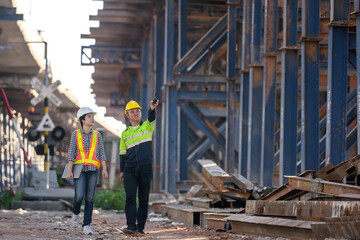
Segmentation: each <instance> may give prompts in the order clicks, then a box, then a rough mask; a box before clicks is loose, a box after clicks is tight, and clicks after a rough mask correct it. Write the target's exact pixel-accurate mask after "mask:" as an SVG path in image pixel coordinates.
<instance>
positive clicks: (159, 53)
mask: <svg viewBox="0 0 360 240" xmlns="http://www.w3.org/2000/svg"><path fill="white" fill-rule="evenodd" d="M163 28H164V22H163V19H162V17H161V16H160V15H155V17H154V54H153V56H154V60H153V62H154V64H153V67H154V80H155V94H157V95H158V96H157V97H158V98H159V99H160V95H161V94H160V93H161V92H160V91H161V87H162V85H163V82H164V81H163V79H164V74H163V70H164V69H163V64H162V62H163V59H164V52H163V49H164V48H163V46H164V45H163V41H164V35H163ZM160 100H162V99H160ZM160 104H161V106H162V105H163V104H162V102H160ZM156 111H157V113H156V115H157V121H156V127H155V137H154V138H153V144H154V149H155V154H154V156H155V159H154V171H153V172H154V177H153V191H154V192H159V191H160V189H161V188H162V189H164V188H165V185H164V186H163V187H161V183H164V182H165V181H161V176H162V179H165V171H161V169H163V168H161V167H162V166H165V164H163V162H161V159H164V158H162V157H161V145H162V144H161V140H164V139H163V138H162V135H163V133H162V131H161V122H162V121H163V119H164V117H162V115H163V114H162V113H163V112H162V108H161V107H159V108H158V109H156ZM161 174H163V175H161Z"/></svg>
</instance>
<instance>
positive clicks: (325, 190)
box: [286, 176, 360, 197]
mask: <svg viewBox="0 0 360 240" xmlns="http://www.w3.org/2000/svg"><path fill="white" fill-rule="evenodd" d="M286 177H287V178H288V179H289V186H290V187H292V188H294V189H298V190H303V191H308V192H315V193H321V194H329V195H334V196H340V197H341V196H344V195H343V194H360V187H359V186H353V185H349V184H342V183H335V182H328V181H323V180H318V179H307V178H302V177H295V176H286Z"/></svg>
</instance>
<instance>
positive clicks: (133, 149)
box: [120, 109, 156, 172]
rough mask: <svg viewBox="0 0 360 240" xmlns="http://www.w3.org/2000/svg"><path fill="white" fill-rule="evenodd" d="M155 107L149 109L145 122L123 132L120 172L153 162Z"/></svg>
mask: <svg viewBox="0 0 360 240" xmlns="http://www.w3.org/2000/svg"><path fill="white" fill-rule="evenodd" d="M155 116H156V112H155V109H154V110H151V109H149V111H148V118H147V120H146V121H145V122H142V121H141V122H140V124H139V125H138V126H137V127H136V128H135V129H133V128H132V126H131V125H130V126H129V127H127V128H126V129H125V130H124V131H123V132H122V134H121V139H120V172H124V170H125V168H131V167H136V166H141V165H145V164H152V162H153V153H152V134H153V132H154V128H155Z"/></svg>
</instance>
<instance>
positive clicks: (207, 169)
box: [186, 160, 265, 208]
mask: <svg viewBox="0 0 360 240" xmlns="http://www.w3.org/2000/svg"><path fill="white" fill-rule="evenodd" d="M198 163H199V165H200V166H201V171H200V173H197V176H198V178H199V179H200V180H201V181H202V182H203V184H202V185H194V186H193V187H192V188H191V189H190V190H189V192H188V194H187V198H186V203H187V204H189V205H194V206H198V207H203V208H211V207H222V208H223V207H230V208H232V207H233V206H236V207H245V202H246V200H247V199H260V198H261V196H262V195H263V192H264V191H265V189H263V188H259V187H257V186H255V185H254V184H253V183H251V182H250V181H249V180H247V179H246V178H244V177H243V176H241V175H239V174H228V173H226V172H225V171H224V170H223V169H222V168H220V167H219V166H218V165H217V164H216V163H214V162H213V161H212V160H198Z"/></svg>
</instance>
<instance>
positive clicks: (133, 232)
mask: <svg viewBox="0 0 360 240" xmlns="http://www.w3.org/2000/svg"><path fill="white" fill-rule="evenodd" d="M122 231H123V232H124V233H126V234H135V233H136V230H134V229H131V228H128V227H127V228H124V229H123V230H122Z"/></svg>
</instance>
